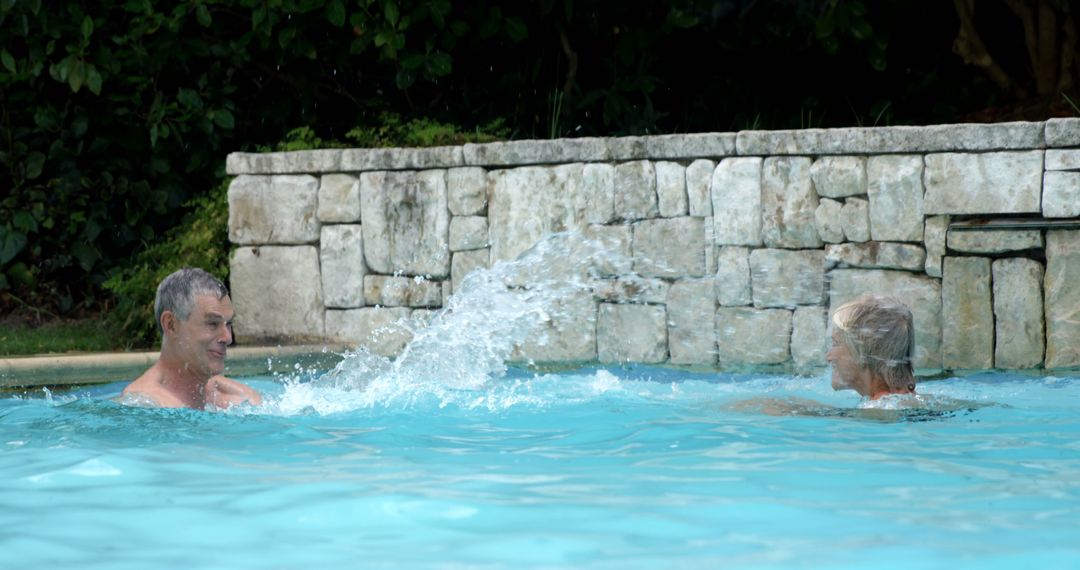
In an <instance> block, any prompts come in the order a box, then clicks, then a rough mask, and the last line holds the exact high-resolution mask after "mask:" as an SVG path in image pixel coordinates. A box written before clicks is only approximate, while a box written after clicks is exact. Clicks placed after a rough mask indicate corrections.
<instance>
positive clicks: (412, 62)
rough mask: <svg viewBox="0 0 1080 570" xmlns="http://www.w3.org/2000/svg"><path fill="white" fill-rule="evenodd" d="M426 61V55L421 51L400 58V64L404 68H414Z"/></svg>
mask: <svg viewBox="0 0 1080 570" xmlns="http://www.w3.org/2000/svg"><path fill="white" fill-rule="evenodd" d="M426 61H427V56H425V55H424V54H422V53H412V54H409V55H407V56H405V57H403V58H401V66H402V67H404V68H405V69H416V68H418V67H420V66H421V65H424V62H426Z"/></svg>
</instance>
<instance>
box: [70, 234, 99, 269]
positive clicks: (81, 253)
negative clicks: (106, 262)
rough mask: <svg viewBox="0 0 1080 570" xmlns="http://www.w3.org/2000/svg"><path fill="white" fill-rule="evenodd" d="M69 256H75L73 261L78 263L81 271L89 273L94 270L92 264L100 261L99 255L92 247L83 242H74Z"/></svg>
mask: <svg viewBox="0 0 1080 570" xmlns="http://www.w3.org/2000/svg"><path fill="white" fill-rule="evenodd" d="M71 254H72V255H74V256H75V259H77V260H78V261H79V267H82V269H83V271H86V272H89V271H90V270H91V269H93V268H94V264H95V263H97V260H98V259H101V254H100V253H98V251H97V250H96V249H94V246H92V245H90V244H89V243H87V242H85V241H80V242H76V243H75V244H73V245H72V246H71Z"/></svg>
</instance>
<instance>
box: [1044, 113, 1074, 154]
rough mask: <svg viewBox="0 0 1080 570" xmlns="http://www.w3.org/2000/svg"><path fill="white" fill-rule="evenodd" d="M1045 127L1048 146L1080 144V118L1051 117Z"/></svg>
mask: <svg viewBox="0 0 1080 570" xmlns="http://www.w3.org/2000/svg"><path fill="white" fill-rule="evenodd" d="M1045 128H1046V131H1045V133H1046V134H1045V136H1046V146H1048V147H1060V146H1080V119H1076V118H1068V119H1049V120H1047V121H1046V127H1045Z"/></svg>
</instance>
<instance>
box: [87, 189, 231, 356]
mask: <svg viewBox="0 0 1080 570" xmlns="http://www.w3.org/2000/svg"><path fill="white" fill-rule="evenodd" d="M228 182H229V181H227V180H226V181H224V182H222V183H221V184H219V185H218V186H217V187H216V188H214V189H213V190H211V191H210V192H209V193H207V194H204V195H202V196H199V197H197V198H194V199H193V200H191V201H190V202H189V203H188V204H186V206H187V207H190V208H191V209H192V210H191V213H190V214H189V215H188V216H187V217H186V218H185V219H184V221H183V222H182V223H181V224H180V225H179V226H177V227H175V228H173V229H172V230H171V231H170V232H169V233H168V235H167V236H166V237H165V239H164V240H161V241H159V242H157V243H155V244H153V245H151V246H150V247H148V248H147V249H145V250H143V251H142V252H140V253H139V254H138V255H137V256H136V257H135V258H134V260H133V261H132V262H131V263H130V264H129V265H127V266H126V267H124V268H123V269H121V270H119V271H117V272H116V273H115V274H114V275H112V276H111V277H110V278H109V279H108V280H107V281H106V282H105V284H104V287H105V289H107V290H108V291H111V292H112V293H113V294H115V295H116V298H117V299H118V303H117V305H116V307H115V309H114V310H113V311H112V312H111V313H110V315H109V319H110V322H111V324H112V325H114V326H115V328H116V330H117V334H118V335H119V338H118V340H119V341H120V342H121V344H123V345H125V346H133V345H136V346H148V345H152V344H153V343H154V341H155V340H156V338H157V333H158V331H157V323H155V322H154V295H155V294H156V292H157V286H158V284H159V283H161V280H162V279H164V278H165V277H166V276H168V275H169V274H170V273H172V272H174V271H176V270H178V269H182V268H184V267H199V268H202V269H205V270H207V271H209V272H210V273H212V274H214V275H216V276H217V277H218V278H220V279H221V280H223V281H226V282H228V277H229V210H228V187H229V186H228Z"/></svg>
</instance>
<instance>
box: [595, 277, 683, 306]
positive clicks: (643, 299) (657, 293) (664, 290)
mask: <svg viewBox="0 0 1080 570" xmlns="http://www.w3.org/2000/svg"><path fill="white" fill-rule="evenodd" d="M670 288H671V285H670V284H668V282H667V281H664V280H663V279H649V278H645V277H639V276H637V275H626V276H623V277H619V278H618V279H600V280H598V281H597V282H596V284H595V285H594V286H593V298H595V299H596V300H597V301H600V302H603V303H617V304H627V303H632V304H639V305H662V304H664V303H666V302H667V298H668V290H669V289H670Z"/></svg>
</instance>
